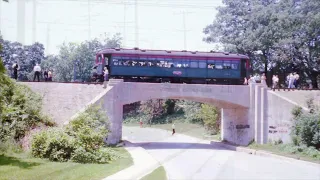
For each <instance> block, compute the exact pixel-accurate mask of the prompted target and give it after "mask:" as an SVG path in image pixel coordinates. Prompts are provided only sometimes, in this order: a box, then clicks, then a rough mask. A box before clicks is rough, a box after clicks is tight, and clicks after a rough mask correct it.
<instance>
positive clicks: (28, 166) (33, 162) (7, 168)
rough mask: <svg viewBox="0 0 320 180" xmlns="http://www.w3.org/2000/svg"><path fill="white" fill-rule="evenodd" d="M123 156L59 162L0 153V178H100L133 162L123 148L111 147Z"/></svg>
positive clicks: (16, 179) (69, 179)
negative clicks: (100, 161)
mask: <svg viewBox="0 0 320 180" xmlns="http://www.w3.org/2000/svg"><path fill="white" fill-rule="evenodd" d="M113 149H114V150H115V151H117V152H118V153H119V154H121V155H122V156H123V157H124V158H121V159H118V160H116V161H114V162H112V163H110V164H79V163H73V162H66V163H59V162H51V161H49V160H45V159H38V158H33V157H30V155H28V154H26V153H25V154H0V179H1V180H6V179H8V180H9V179H10V180H11V179H15V180H19V179H24V180H29V179H30V180H36V179H41V180H47V179H52V180H60V179H68V180H71V179H77V180H81V179H90V180H93V179H102V178H105V177H107V176H110V175H112V174H114V173H116V172H118V171H120V170H122V169H125V168H127V167H129V166H131V165H132V164H133V160H132V158H131V156H130V154H129V153H128V152H127V151H126V150H125V149H124V148H113Z"/></svg>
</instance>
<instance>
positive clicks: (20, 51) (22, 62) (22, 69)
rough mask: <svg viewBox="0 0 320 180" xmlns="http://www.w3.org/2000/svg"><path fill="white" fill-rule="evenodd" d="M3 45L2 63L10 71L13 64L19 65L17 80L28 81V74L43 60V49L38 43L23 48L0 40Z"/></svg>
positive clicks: (15, 43) (16, 43)
mask: <svg viewBox="0 0 320 180" xmlns="http://www.w3.org/2000/svg"><path fill="white" fill-rule="evenodd" d="M0 42H1V43H2V44H3V50H2V51H1V53H0V56H1V57H2V58H3V63H4V65H5V66H7V67H8V70H11V67H12V65H13V64H14V63H15V62H18V64H19V73H18V78H19V79H20V80H28V77H29V75H30V73H32V70H33V67H34V66H35V64H36V63H41V61H42V60H43V59H44V47H43V45H42V44H40V43H35V44H32V45H29V46H23V45H22V44H21V43H18V42H10V41H6V40H3V39H2V38H0Z"/></svg>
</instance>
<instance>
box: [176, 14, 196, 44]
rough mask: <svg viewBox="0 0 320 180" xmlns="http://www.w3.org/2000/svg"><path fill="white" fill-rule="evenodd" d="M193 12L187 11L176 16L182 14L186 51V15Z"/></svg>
mask: <svg viewBox="0 0 320 180" xmlns="http://www.w3.org/2000/svg"><path fill="white" fill-rule="evenodd" d="M191 13H193V12H186V11H182V12H181V13H175V14H182V21H183V22H182V23H183V30H182V31H183V39H184V42H183V45H184V50H187V31H189V30H187V25H186V15H187V14H191Z"/></svg>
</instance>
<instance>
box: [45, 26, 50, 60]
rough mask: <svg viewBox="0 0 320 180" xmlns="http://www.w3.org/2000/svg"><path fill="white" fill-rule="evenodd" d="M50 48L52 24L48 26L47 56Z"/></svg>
mask: <svg viewBox="0 0 320 180" xmlns="http://www.w3.org/2000/svg"><path fill="white" fill-rule="evenodd" d="M49 48H50V24H49V23H48V24H47V45H46V50H47V54H49Z"/></svg>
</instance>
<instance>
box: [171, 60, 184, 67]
mask: <svg viewBox="0 0 320 180" xmlns="http://www.w3.org/2000/svg"><path fill="white" fill-rule="evenodd" d="M173 65H174V67H176V68H182V63H181V61H178V60H174V61H173Z"/></svg>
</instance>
